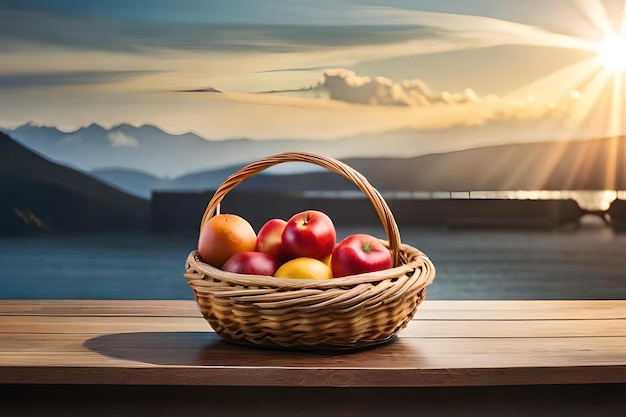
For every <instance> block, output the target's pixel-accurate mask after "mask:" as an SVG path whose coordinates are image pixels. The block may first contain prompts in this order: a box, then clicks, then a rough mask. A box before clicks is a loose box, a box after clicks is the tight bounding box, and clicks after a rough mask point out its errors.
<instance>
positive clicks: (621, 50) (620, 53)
mask: <svg viewBox="0 0 626 417" xmlns="http://www.w3.org/2000/svg"><path fill="white" fill-rule="evenodd" d="M597 50H598V60H599V62H600V63H601V64H602V65H603V66H604V67H605V68H607V69H610V70H614V71H624V70H626V36H618V35H613V36H609V37H608V38H606V39H605V40H604V41H603V42H602V43H600V44H599V45H598V47H597Z"/></svg>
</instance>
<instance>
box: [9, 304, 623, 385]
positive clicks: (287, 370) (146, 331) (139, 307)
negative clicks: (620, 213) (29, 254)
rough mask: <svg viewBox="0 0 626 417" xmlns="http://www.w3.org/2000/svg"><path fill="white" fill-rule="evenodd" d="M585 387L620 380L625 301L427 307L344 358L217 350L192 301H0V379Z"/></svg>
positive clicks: (322, 354)
mask: <svg viewBox="0 0 626 417" xmlns="http://www.w3.org/2000/svg"><path fill="white" fill-rule="evenodd" d="M596 383H606V384H623V383H626V300H621V301H619V300H615V301H428V300H427V301H425V302H423V303H422V304H421V305H420V307H419V308H418V312H417V314H416V315H415V318H414V319H413V321H412V322H411V323H410V325H409V326H408V327H407V328H406V329H404V330H402V331H401V332H400V335H399V336H398V337H397V338H396V339H395V340H393V341H392V342H390V343H388V344H386V345H381V346H378V347H374V348H369V349H364V350H358V351H352V352H344V353H336V352H300V351H286V350H268V349H257V348H251V347H244V346H236V345H232V344H229V343H227V342H224V341H222V340H221V339H219V337H218V336H217V335H216V334H215V333H213V332H212V331H211V329H210V327H209V325H208V324H207V322H206V321H205V320H204V319H203V318H202V317H201V315H200V313H199V310H198V308H197V306H196V305H195V303H194V302H193V301H186V300H171V301H109V300H4V301H0V384H88V385H89V384H92V385H97V384H113V385H170V386H180V385H186V386H221V387H244V386H247V387H272V386H273V387H280V386H283V387H287V386H291V387H294V386H297V387H370V388H373V387H377V388H381V387H444V386H445V387H471V386H519V385H539V384H541V385H545V384H548V385H550V384H596Z"/></svg>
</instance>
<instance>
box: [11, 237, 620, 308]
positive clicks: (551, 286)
mask: <svg viewBox="0 0 626 417" xmlns="http://www.w3.org/2000/svg"><path fill="white" fill-rule="evenodd" d="M353 232H366V233H372V234H375V235H377V236H383V235H382V231H381V229H379V228H377V227H371V228H361V227H360V228H358V229H356V228H355V229H346V228H344V229H339V230H338V234H339V236H345V235H347V234H349V233H353ZM402 240H403V242H405V243H408V244H410V245H412V246H415V247H417V248H419V249H420V250H422V251H423V252H424V253H426V254H427V255H428V256H429V257H430V258H431V259H432V260H433V262H434V264H435V266H436V268H437V277H436V279H435V281H434V283H433V284H432V285H431V286H430V287H429V289H428V295H427V298H428V299H454V300H472V299H474V300H476V299H626V256H625V255H626V234H619V233H614V232H613V231H612V230H611V229H610V228H607V227H602V226H599V225H595V226H588V227H583V228H580V229H576V230H554V231H502V230H449V229H444V228H442V229H424V228H408V229H404V230H402ZM195 243H196V242H195V237H193V236H191V237H165V236H154V235H150V234H117V235H115V234H109V235H90V236H69V237H55V238H53V237H38V238H4V239H0V298H4V299H20V298H30V299H38V298H51V299H62V298H73V299H192V293H191V290H190V289H189V287H188V286H187V283H186V281H185V279H184V277H183V272H184V262H185V259H186V257H187V254H188V253H189V252H190V251H191V249H193V247H194V246H195Z"/></svg>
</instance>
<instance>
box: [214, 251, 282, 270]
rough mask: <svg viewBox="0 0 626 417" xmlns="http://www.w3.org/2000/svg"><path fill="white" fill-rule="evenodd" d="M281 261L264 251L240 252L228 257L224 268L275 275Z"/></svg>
mask: <svg viewBox="0 0 626 417" xmlns="http://www.w3.org/2000/svg"><path fill="white" fill-rule="evenodd" d="M279 266H280V261H279V260H278V259H276V258H275V257H273V256H272V255H269V254H267V253H263V252H238V253H236V254H234V255H233V256H231V257H230V258H228V260H227V261H226V263H224V266H222V270H224V271H227V272H234V273H236V274H250V275H268V276H273V275H274V273H275V272H276V270H277V269H278V267H279Z"/></svg>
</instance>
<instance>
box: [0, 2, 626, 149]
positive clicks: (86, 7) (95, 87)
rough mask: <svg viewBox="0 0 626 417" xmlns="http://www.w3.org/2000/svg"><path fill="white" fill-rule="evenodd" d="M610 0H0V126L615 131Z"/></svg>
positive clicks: (296, 135)
mask: <svg viewBox="0 0 626 417" xmlns="http://www.w3.org/2000/svg"><path fill="white" fill-rule="evenodd" d="M624 3H626V0H555V1H546V0H524V1H518V0H473V1H467V0H446V1H440V0H392V1H384V2H382V1H374V0H346V1H342V0H338V1H331V0H315V1H309V0H295V1H288V0H265V1H256V0H229V1H215V0H213V1H210V0H207V1H204V0H177V1H168V0H152V1H149V0H134V1H122V0H109V1H101V0H93V1H81V0H58V1H54V2H52V1H47V0H0V21H2V22H3V23H2V25H0V62H1V64H0V127H4V128H8V129H10V128H15V127H17V126H19V125H20V124H23V123H27V122H31V123H35V124H40V125H53V126H58V127H59V128H61V129H64V130H68V131H69V130H73V129H76V128H78V127H81V126H86V125H89V124H91V123H99V124H101V125H103V126H105V127H106V126H114V125H116V124H120V123H131V124H134V125H142V124H154V125H157V126H159V127H161V128H162V129H163V130H166V131H168V132H172V133H183V132H187V131H193V132H196V133H198V134H200V135H201V136H203V137H205V138H207V139H209V140H212V139H229V138H242V137H245V138H252V139H259V140H262V139H283V138H286V139H305V138H306V139H321V140H324V139H334V138H342V137H350V136H355V135H372V134H374V135H375V134H380V135H381V137H383V136H384V134H386V133H394V132H395V133H397V132H405V133H406V134H412V133H413V132H422V133H423V132H435V131H441V130H446V129H451V128H454V129H456V130H457V131H458V129H459V128H460V127H462V128H466V131H467V132H468V139H467V143H468V146H472V145H478V144H480V143H483V142H484V141H485V140H492V141H493V140H500V141H504V142H506V141H521V140H546V139H550V140H555V139H558V140H567V139H581V138H587V137H601V136H607V135H621V134H624V133H625V130H626V128H625V126H624V122H623V120H626V106H625V105H624V104H623V103H622V100H624V97H626V87H625V86H624V82H623V81H622V77H623V75H624V73H626V62H624V59H626V58H620V57H621V56H626V45H625V43H626V42H625V41H624V40H625V39H626V7H625V4H624ZM620 51H621V53H622V55H620ZM439 137H441V136H439ZM481 140H482V142H481Z"/></svg>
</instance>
